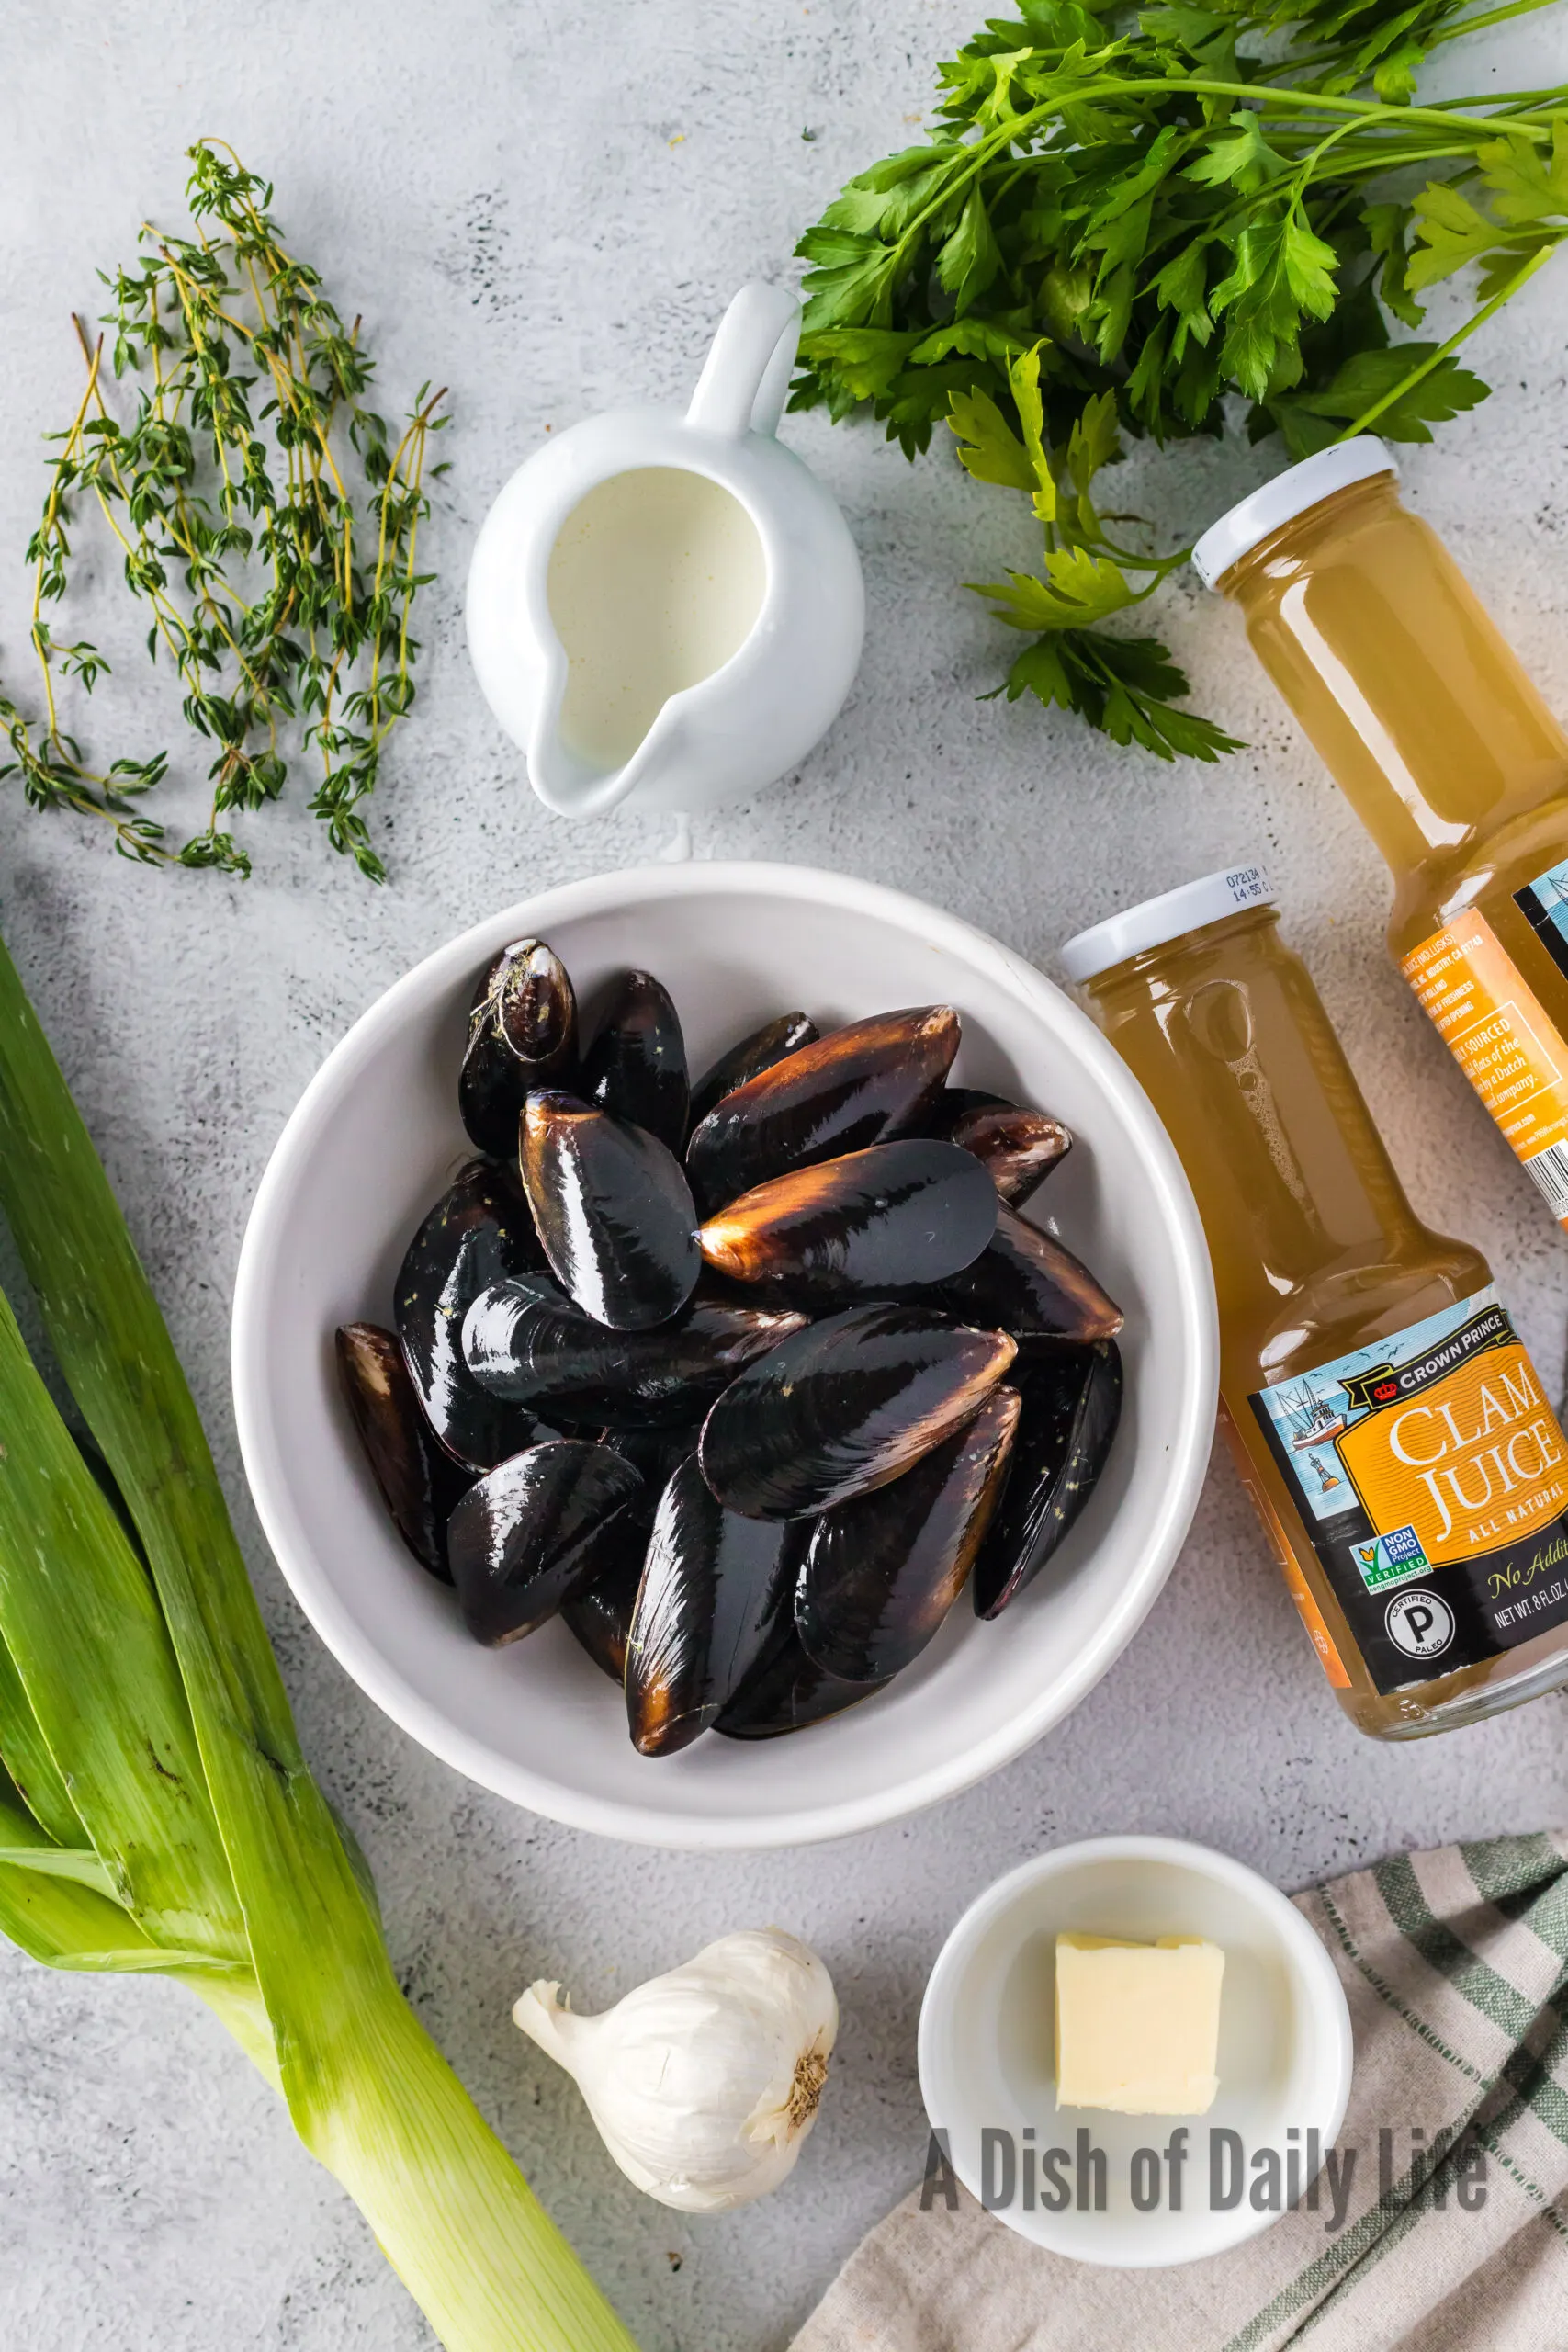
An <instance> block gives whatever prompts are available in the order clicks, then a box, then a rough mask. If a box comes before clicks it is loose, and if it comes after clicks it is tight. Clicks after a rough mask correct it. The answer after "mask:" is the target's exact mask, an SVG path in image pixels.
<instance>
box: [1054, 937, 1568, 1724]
mask: <svg viewBox="0 0 1568 2352" xmlns="http://www.w3.org/2000/svg"><path fill="white" fill-rule="evenodd" d="M1086 993H1087V994H1088V996H1089V999H1090V1001H1091V1006H1092V1009H1093V1011H1094V1012H1095V1014H1096V1017H1097V1019H1098V1020H1099V1022H1100V1026H1101V1027H1102V1028H1103V1029H1104V1031H1105V1033H1106V1035H1108V1036H1109V1037H1110V1039H1111V1042H1112V1044H1114V1045H1115V1046H1116V1047H1117V1049H1118V1051H1119V1052H1120V1053H1121V1054H1122V1057H1123V1058H1124V1059H1125V1060H1126V1061H1127V1062H1128V1063H1129V1064H1130V1066H1131V1068H1132V1069H1133V1071H1134V1074H1135V1076H1136V1077H1137V1078H1138V1079H1139V1080H1141V1082H1142V1084H1143V1086H1144V1088H1145V1091H1146V1092H1147V1094H1148V1095H1149V1096H1150V1098H1151V1100H1152V1101H1153V1103H1154V1105H1155V1108H1156V1111H1157V1112H1158V1113H1159V1115H1160V1117H1161V1119H1162V1120H1163V1121H1164V1123H1165V1125H1166V1126H1167V1128H1168V1131H1169V1133H1170V1136H1171V1139H1172V1141H1173V1142H1174V1144H1175V1146H1176V1148H1177V1151H1178V1153H1179V1156H1180V1158H1181V1160H1182V1164H1183V1166H1184V1167H1185V1168H1186V1170H1187V1174H1188V1177H1189V1179H1190V1182H1191V1185H1192V1189H1193V1192H1194V1193H1195V1195H1196V1197H1197V1201H1198V1206H1199V1210H1200V1212H1201V1216H1202V1219H1203V1226H1204V1230H1205V1232H1206V1234H1207V1237H1208V1242H1209V1249H1210V1253H1211V1256H1212V1258H1213V1268H1214V1282H1215V1286H1216V1289H1217V1292H1218V1298H1219V1318H1220V1334H1221V1369H1220V1388H1221V1398H1222V1423H1223V1425H1224V1428H1225V1430H1226V1434H1227V1436H1228V1438H1229V1440H1230V1442H1231V1445H1232V1448H1233V1451H1234V1452H1235V1457H1236V1461H1237V1465H1238V1467H1239V1469H1240V1471H1241V1475H1242V1477H1243V1480H1244V1482H1245V1483H1246V1485H1247V1488H1248V1490H1249V1492H1250V1494H1251V1496H1252V1498H1253V1501H1254V1503H1255V1504H1256V1505H1257V1507H1258V1511H1259V1514H1260V1516H1261V1517H1262V1519H1263V1521H1264V1522H1265V1525H1266V1527H1267V1528H1268V1529H1269V1532H1270V1534H1271V1535H1272V1537H1273V1540H1274V1544H1275V1546H1276V1549H1277V1550H1278V1552H1279V1554H1280V1562H1281V1566H1283V1568H1284V1571H1285V1576H1286V1580H1287V1582H1288V1583H1289V1585H1290V1587H1291V1589H1292V1594H1293V1595H1294V1597H1295V1599H1296V1602H1297V1606H1298V1608H1299V1609H1300V1610H1301V1613H1302V1616H1303V1621H1304V1622H1305V1623H1306V1626H1307V1630H1308V1632H1309V1634H1311V1636H1312V1638H1313V1641H1314V1645H1315V1646H1316V1648H1317V1651H1318V1655H1319V1657H1320V1658H1321V1660H1322V1662H1323V1664H1324V1667H1325V1671H1326V1672H1327V1674H1328V1677H1329V1679H1330V1681H1331V1683H1333V1685H1334V1687H1335V1690H1336V1694H1337V1697H1338V1700H1339V1702H1340V1704H1341V1705H1342V1706H1343V1708H1344V1709H1345V1712H1346V1713H1348V1715H1349V1716H1350V1718H1351V1720H1352V1721H1353V1722H1354V1723H1355V1724H1358V1725H1359V1728H1360V1729H1361V1730H1362V1731H1364V1732H1368V1733H1370V1734H1371V1735H1372V1736H1374V1737H1377V1738H1383V1739H1404V1738H1414V1737H1416V1736H1420V1735H1421V1734H1423V1733H1427V1732H1435V1731H1441V1730H1446V1729H1449V1728H1450V1727H1453V1726H1457V1725H1459V1724H1466V1723H1472V1722H1475V1721H1478V1720H1480V1719H1481V1718H1483V1717H1484V1716H1486V1715H1490V1714H1493V1713H1496V1712H1498V1711H1499V1710H1500V1709H1501V1708H1503V1707H1506V1706H1511V1705H1515V1704H1517V1703H1518V1702H1520V1701H1522V1700H1525V1699H1529V1698H1533V1697H1534V1696H1536V1695H1537V1693H1538V1692H1540V1691H1546V1690H1550V1689H1552V1688H1554V1687H1555V1686H1556V1685H1557V1684H1559V1683H1561V1682H1563V1681H1568V1616H1565V1619H1564V1622H1562V1623H1557V1624H1555V1625H1552V1626H1551V1627H1550V1628H1547V1629H1544V1630H1542V1631H1541V1632H1540V1633H1539V1634H1534V1635H1533V1636H1531V1637H1529V1638H1527V1639H1524V1640H1519V1641H1517V1642H1516V1643H1515V1645H1513V1646H1512V1647H1508V1648H1504V1649H1501V1650H1500V1651H1499V1652H1498V1653H1497V1654H1495V1655H1493V1656H1489V1657H1483V1658H1482V1659H1480V1660H1479V1661H1472V1662H1470V1663H1467V1664H1465V1665H1463V1666H1462V1667H1461V1668H1459V1669H1458V1670H1453V1671H1449V1672H1447V1673H1444V1672H1441V1671H1438V1670H1434V1671H1433V1673H1432V1674H1431V1676H1430V1677H1429V1678H1424V1677H1423V1673H1422V1669H1421V1668H1420V1667H1419V1666H1418V1665H1416V1664H1415V1663H1412V1665H1411V1668H1410V1679H1409V1680H1408V1682H1402V1683H1401V1685H1400V1687H1398V1688H1397V1689H1394V1690H1392V1691H1390V1690H1387V1689H1380V1687H1379V1684H1378V1682H1377V1680H1376V1679H1374V1677H1373V1675H1372V1673H1371V1671H1370V1670H1369V1668H1368V1665H1367V1662H1366V1659H1365V1657H1363V1655H1362V1652H1361V1648H1360V1645H1359V1637H1358V1634H1357V1631H1356V1629H1355V1627H1354V1625H1353V1624H1352V1623H1351V1620H1350V1617H1349V1615H1348V1613H1347V1608H1346V1607H1345V1606H1342V1605H1341V1600H1340V1596H1339V1593H1338V1591H1337V1589H1336V1586H1335V1583H1334V1582H1333V1580H1332V1579H1331V1577H1329V1575H1328V1573H1327V1571H1326V1569H1325V1565H1324V1562H1323V1560H1322V1558H1321V1557H1320V1555H1319V1553H1318V1550H1317V1549H1316V1547H1315V1545H1314V1540H1313V1533H1312V1532H1311V1531H1309V1529H1308V1526H1307V1524H1306V1522H1305V1520H1304V1519H1303V1512H1302V1510H1301V1507H1300V1504H1299V1500H1298V1498H1296V1497H1295V1496H1293V1495H1292V1489H1291V1487H1290V1485H1289V1483H1288V1482H1287V1479H1286V1477H1285V1476H1283V1475H1282V1474H1281V1471H1280V1463H1279V1459H1278V1457H1277V1454H1276V1453H1275V1451H1274V1450H1273V1448H1271V1446H1270V1444H1269V1442H1268V1440H1267V1438H1266V1435H1265V1433H1264V1430H1263V1427H1262V1425H1261V1422H1260V1418H1259V1415H1258V1411H1257V1410H1256V1408H1255V1407H1254V1404H1253V1399H1254V1397H1256V1396H1257V1395H1258V1392H1260V1391H1263V1390H1269V1389H1272V1388H1274V1387H1275V1385H1276V1384H1279V1383H1281V1382H1290V1381H1292V1380H1293V1379H1296V1378H1298V1377H1300V1376H1303V1375H1305V1374H1311V1373H1314V1372H1316V1371H1318V1370H1320V1368H1322V1367H1324V1366H1325V1365H1328V1364H1331V1363H1334V1361H1335V1360H1336V1359H1339V1358H1343V1357H1345V1356H1347V1355H1348V1354H1350V1353H1351V1351H1355V1350H1358V1349H1361V1348H1364V1347H1366V1346H1367V1345H1368V1344H1369V1343H1370V1342H1373V1341H1376V1340H1382V1339H1384V1338H1392V1337H1393V1336H1394V1335H1396V1334H1401V1333H1406V1332H1408V1331H1409V1329H1410V1327H1411V1326H1413V1325H1416V1324H1419V1323H1422V1322H1424V1321H1425V1320H1426V1318H1427V1317H1430V1316H1434V1315H1438V1314H1440V1313H1442V1312H1443V1311H1444V1310H1448V1309H1452V1308H1454V1307H1456V1306H1459V1305H1460V1303H1461V1302H1463V1301H1467V1300H1472V1299H1473V1298H1474V1297H1475V1295H1476V1294H1477V1293H1481V1292H1484V1291H1485V1290H1486V1289H1487V1287H1488V1285H1489V1283H1490V1281H1491V1275H1490V1272H1489V1270H1488V1268H1487V1265H1486V1261H1485V1260H1484V1259H1483V1257H1482V1256H1481V1254H1480V1252H1479V1251H1478V1250H1473V1249H1472V1248H1471V1247H1470V1246H1469V1245H1468V1244H1467V1243H1465V1242H1462V1241H1455V1240H1450V1239H1449V1238H1446V1237H1445V1236H1443V1235H1441V1234H1438V1233H1434V1232H1432V1231H1431V1230H1430V1228H1429V1227H1427V1226H1425V1225H1423V1224H1422V1223H1421V1221H1420V1219H1419V1218H1418V1217H1417V1216H1416V1214H1415V1212H1414V1210H1413V1209H1412V1208H1411V1206H1410V1204H1409V1202H1408V1201H1407V1200H1406V1198H1405V1196H1404V1191H1403V1189H1402V1187H1401V1185H1400V1182H1399V1179H1398V1177H1397V1176H1396V1174H1395V1173H1394V1170H1393V1163H1392V1162H1391V1160H1390V1159H1389V1157H1388V1154H1387V1152H1386V1150H1385V1149H1384V1148H1383V1144H1382V1138H1381V1136H1379V1134H1378V1131H1377V1129H1376V1127H1375V1126H1374V1125H1373V1123H1372V1120H1371V1114H1370V1113H1369V1112H1368V1109H1367V1105H1366V1103H1365V1101H1364V1100H1363V1098H1362V1095H1361V1092H1360V1090H1359V1087H1358V1086H1357V1084H1356V1080H1355V1078H1354V1076H1353V1075H1352V1073H1351V1070H1350V1068H1349V1065H1348V1062H1347V1061H1346V1059H1345V1055H1344V1051H1343V1049H1342V1047H1341V1046H1340V1044H1339V1041H1338V1039H1337V1036H1336V1035H1335V1033H1334V1030H1333V1028H1332V1026H1331V1025H1330V1023H1329V1020H1328V1016H1327V1014H1326V1013H1325V1011H1324V1008H1323V1004H1322V1002H1321V1001H1320V999H1319V997H1318V994H1317V990H1316V989H1315V987H1314V984H1313V980H1312V978H1311V975H1310V974H1309V973H1308V971H1307V969H1306V967H1305V966H1304V965H1303V963H1302V961H1301V959H1300V957H1299V956H1296V955H1294V954H1293V953H1292V950H1291V949H1290V948H1289V947H1287V946H1286V945H1285V944H1284V942H1283V941H1282V940H1281V938H1280V933H1279V925H1278V917H1277V915H1276V913H1275V911H1274V910H1273V909H1272V908H1271V907H1269V906H1257V907H1250V908H1248V909H1247V910H1245V911H1243V912H1240V913H1237V914H1235V915H1230V916H1227V917H1225V918H1224V919H1223V920H1221V921H1219V922H1211V923H1208V924H1206V925H1204V926H1203V927H1202V928H1201V929H1199V930H1196V931H1192V932H1190V933H1187V934H1186V935H1185V936H1184V937H1182V938H1179V939H1176V940H1172V941H1168V942H1166V943H1164V944H1160V945H1158V946H1156V947H1152V948H1149V949H1147V950H1145V951H1143V952H1142V953H1140V954H1137V955H1134V956H1130V957H1128V958H1127V959H1126V960H1125V961H1124V962H1122V963H1121V964H1118V965H1116V966H1114V967H1111V969H1109V970H1107V971H1104V972H1101V973H1100V974H1099V975H1098V976H1097V977H1096V978H1093V979H1091V980H1089V982H1088V983H1087V987H1086ZM1526 1370H1527V1372H1528V1370H1529V1367H1528V1365H1527V1367H1526ZM1306 1385H1307V1386H1308V1387H1309V1388H1310V1385H1311V1384H1310V1383H1308V1384H1306ZM1432 1393H1433V1394H1436V1393H1437V1392H1436V1391H1434V1392H1432ZM1541 1404H1542V1410H1543V1412H1544V1413H1545V1416H1546V1419H1547V1421H1548V1422H1550V1427H1551V1430H1552V1431H1553V1432H1555V1433H1556V1442H1557V1443H1558V1444H1561V1443H1562V1439H1561V1432H1560V1431H1557V1430H1556V1422H1555V1419H1554V1418H1553V1417H1551V1411H1550V1408H1548V1407H1546V1406H1545V1405H1544V1400H1541ZM1416 1409H1417V1410H1422V1409H1425V1408H1420V1407H1417V1408H1416ZM1438 1409H1439V1410H1440V1409H1441V1408H1440V1407H1439V1408H1438ZM1411 1451H1412V1452H1414V1451H1415V1448H1414V1447H1412V1448H1411ZM1431 1451H1432V1449H1431V1447H1430V1445H1429V1444H1428V1445H1427V1446H1426V1447H1425V1448H1424V1449H1423V1452H1424V1453H1430V1452H1431ZM1325 1455H1326V1449H1325ZM1534 1458H1535V1456H1534V1455H1533V1454H1532V1456H1531V1459H1532V1460H1533V1459H1534ZM1320 1475H1324V1474H1320ZM1434 1475H1437V1474H1434ZM1559 1476H1560V1480H1561V1487H1560V1491H1561V1494H1562V1499H1563V1500H1564V1501H1568V1462H1565V1464H1564V1468H1563V1472H1562V1473H1561V1474H1559ZM1554 1507H1556V1506H1554ZM1565 1548H1568V1547H1565ZM1393 1589H1395V1590H1396V1591H1397V1590H1398V1589H1399V1587H1397V1586H1395V1587H1394V1588H1393ZM1537 1589H1538V1590H1544V1589H1545V1587H1544V1585H1538V1587H1537ZM1359 1605H1360V1604H1359ZM1378 1605H1379V1606H1381V1605H1382V1603H1381V1601H1380V1603H1379V1604H1378ZM1363 1622H1365V1621H1364V1620H1363ZM1384 1679H1385V1680H1386V1679H1387V1677H1386V1674H1385V1676H1384Z"/></svg>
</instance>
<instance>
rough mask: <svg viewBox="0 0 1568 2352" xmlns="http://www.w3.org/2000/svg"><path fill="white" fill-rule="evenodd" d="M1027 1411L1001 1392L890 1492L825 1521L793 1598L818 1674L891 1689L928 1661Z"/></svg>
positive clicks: (798, 1628) (1010, 1393)
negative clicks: (914, 1662) (893, 1680)
mask: <svg viewBox="0 0 1568 2352" xmlns="http://www.w3.org/2000/svg"><path fill="white" fill-rule="evenodd" d="M1020 1408H1021V1398H1020V1397H1019V1393H1018V1391H1017V1389H1015V1388H998V1389H996V1390H995V1391H993V1393H992V1394H991V1395H990V1396H989V1397H987V1399H986V1402H985V1403H984V1404H983V1405H982V1406H981V1408H980V1409H979V1411H978V1412H977V1413H976V1416H975V1418H974V1419H973V1420H972V1421H971V1422H970V1423H969V1424H968V1426H967V1427H966V1428H964V1429H961V1430H957V1431H956V1432H955V1433H954V1435H953V1436H952V1437H950V1438H945V1439H943V1441H942V1444H941V1445H937V1446H933V1447H932V1448H931V1452H930V1453H927V1454H923V1455H922V1456H921V1458H920V1460H919V1462H917V1463H916V1464H915V1465H914V1467H913V1469H911V1470H906V1471H905V1473H904V1475H903V1476H902V1477H901V1478H895V1479H894V1480H893V1482H892V1484H891V1486H886V1487H878V1488H877V1489H876V1491H875V1492H874V1494H869V1495H857V1496H856V1498H855V1499H854V1500H853V1501H852V1502H848V1503H841V1504H840V1506H839V1508H838V1510H829V1511H825V1512H824V1513H823V1515H822V1517H821V1518H820V1519H819V1520H818V1521H817V1524H816V1526H815V1527H814V1528H813V1529H812V1531H811V1537H810V1541H809V1543H808V1544H807V1552H806V1558H805V1561H804V1564H803V1565H802V1567H801V1571H800V1576H799V1578H798V1580H797V1582H796V1585H795V1632H796V1633H797V1634H799V1636H800V1645H801V1647H802V1649H804V1651H805V1652H806V1655H807V1657H808V1658H810V1659H811V1660H812V1661H813V1663H814V1664H815V1665H817V1666H819V1667H822V1668H825V1669H826V1671H827V1672H828V1673H829V1674H831V1675H834V1676H836V1677H837V1678H838V1679H840V1681H844V1682H885V1681H886V1680H887V1679H888V1678H889V1677H890V1676H892V1675H895V1674H897V1673H899V1672H900V1671H901V1670H902V1669H903V1668H905V1667H906V1666H908V1664H909V1662H910V1660H911V1659H912V1658H916V1657H919V1654H920V1652H921V1651H922V1650H923V1649H924V1648H925V1645H926V1644H927V1643H928V1642H929V1641H930V1640H931V1636H932V1634H934V1633H935V1632H936V1631H937V1628H938V1627H939V1626H940V1625H941V1623H942V1619H943V1618H944V1617H945V1616H946V1615H947V1612H948V1611H949V1610H950V1609H951V1608H952V1606H953V1602H954V1601H955V1600H957V1598H958V1596H959V1594H960V1593H961V1592H962V1591H963V1589H964V1581H965V1579H966V1578H967V1577H968V1574H969V1571H970V1568H971V1567H972V1566H973V1565H974V1561H975V1555H976V1552H977V1551H978V1550H979V1547H980V1542H981V1539H982V1537H983V1536H984V1535H985V1532H986V1530H987V1527H988V1526H989V1525H990V1522H991V1516H992V1513H993V1512H994V1511H995V1510H996V1506H997V1501H998V1497H999V1495H1000V1493H1001V1490H1002V1487H1003V1485H1004V1483H1005V1480H1006V1477H1007V1468H1008V1454H1009V1451H1010V1447H1011V1445H1012V1442H1013V1432H1014V1430H1015V1429H1016V1428H1017V1426H1018V1419H1019V1412H1020Z"/></svg>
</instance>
